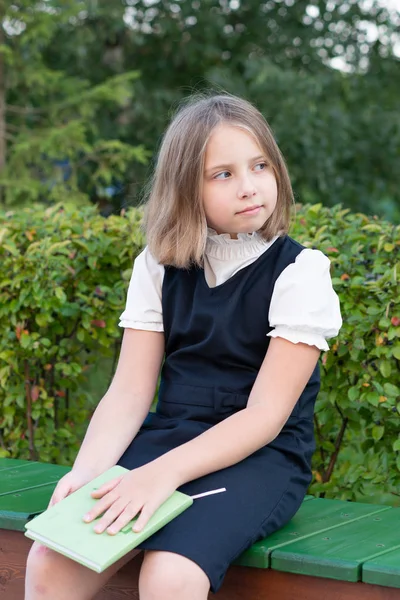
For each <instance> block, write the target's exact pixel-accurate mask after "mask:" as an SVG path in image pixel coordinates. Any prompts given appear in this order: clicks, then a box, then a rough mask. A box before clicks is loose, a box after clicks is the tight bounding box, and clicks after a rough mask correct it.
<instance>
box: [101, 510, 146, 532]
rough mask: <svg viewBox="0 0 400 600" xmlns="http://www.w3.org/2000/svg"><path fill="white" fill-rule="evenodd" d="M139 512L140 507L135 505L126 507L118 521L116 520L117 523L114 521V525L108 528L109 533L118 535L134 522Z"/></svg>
mask: <svg viewBox="0 0 400 600" xmlns="http://www.w3.org/2000/svg"><path fill="white" fill-rule="evenodd" d="M139 511H140V506H135V505H134V504H132V503H129V504H128V505H127V506H126V507H125V510H124V511H123V512H122V513H121V514H120V515H119V517H118V519H116V521H114V523H112V525H110V527H108V529H107V533H109V534H110V535H115V534H116V533H118V531H120V530H121V529H123V528H124V527H125V526H126V525H128V523H129V521H132V519H134V518H135V517H136V515H137V514H138V512H139Z"/></svg>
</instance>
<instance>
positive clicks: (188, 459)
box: [85, 338, 319, 534]
mask: <svg viewBox="0 0 400 600" xmlns="http://www.w3.org/2000/svg"><path fill="white" fill-rule="evenodd" d="M318 356H319V350H318V349H317V348H316V347H315V346H308V345H306V344H293V343H292V342H288V341H287V340H285V339H283V338H274V339H271V342H270V344H269V349H268V352H267V354H266V357H265V359H264V362H263V364H262V366H261V369H260V372H259V374H258V376H257V379H256V381H255V383H254V386H253V389H252V391H251V394H250V397H249V401H248V405H247V407H246V408H245V409H243V410H241V411H239V412H238V413H235V414H234V415H232V416H231V417H228V418H226V419H225V420H224V421H222V422H221V423H218V424H217V425H214V427H212V428H211V429H209V430H207V431H206V432H204V433H202V434H201V435H199V436H198V437H196V438H195V439H193V440H191V441H190V442H187V443H185V444H182V445H181V446H178V447H177V448H175V449H174V450H171V451H169V452H167V453H166V454H164V455H162V456H160V457H159V458H157V459H155V460H153V461H152V462H150V463H148V464H146V465H144V466H143V467H140V468H138V469H134V470H133V471H130V472H129V473H128V474H127V475H125V476H124V477H123V478H116V479H114V480H112V481H110V482H108V483H107V484H105V485H104V486H102V487H100V488H99V489H98V490H96V491H95V492H92V496H93V497H97V498H99V499H100V500H99V502H98V503H96V505H95V506H94V508H93V509H92V510H91V511H90V512H89V513H88V514H87V515H86V516H85V520H86V521H87V522H90V521H93V519H95V518H96V517H97V516H99V515H101V514H102V513H104V514H103V516H102V517H101V519H100V520H99V522H98V523H97V524H96V526H95V528H94V530H95V531H96V532H98V533H102V532H103V531H104V530H105V529H107V531H108V533H111V534H115V533H117V531H119V530H120V529H121V528H122V527H124V526H125V525H126V524H127V523H128V522H129V521H130V520H131V519H133V517H135V515H137V513H138V512H140V515H139V518H138V520H137V521H136V523H135V525H134V531H140V530H141V529H142V528H143V527H144V525H145V524H146V523H147V521H148V520H149V518H150V517H151V516H152V514H153V513H154V511H155V510H156V509H157V508H158V507H159V506H160V505H161V504H162V503H163V502H164V501H165V500H166V499H167V498H168V496H170V494H172V492H173V491H174V490H176V488H178V487H179V486H180V485H182V484H183V483H186V482H187V481H191V480H192V479H196V478H198V477H201V476H202V475H206V474H207V473H211V472H213V471H217V470H219V469H222V468H224V467H229V466H230V465H233V464H235V463H237V462H239V461H240V460H242V459H243V458H245V457H246V456H249V455H250V454H252V453H253V452H255V451H256V450H258V449H259V448H261V446H264V445H265V444H268V443H269V442H271V441H272V440H273V439H274V438H275V437H276V436H277V435H278V433H279V432H280V430H281V429H282V427H283V426H284V424H285V422H286V420H287V419H288V417H289V415H290V413H291V412H292V410H293V407H294V405H295V404H296V402H297V400H298V398H299V397H300V395H301V393H302V391H303V389H304V387H305V386H306V384H307V382H308V380H309V378H310V376H311V374H312V372H313V370H314V368H315V365H316V363H317V360H318Z"/></svg>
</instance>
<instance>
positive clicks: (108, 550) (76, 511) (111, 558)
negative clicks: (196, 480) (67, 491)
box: [25, 466, 193, 573]
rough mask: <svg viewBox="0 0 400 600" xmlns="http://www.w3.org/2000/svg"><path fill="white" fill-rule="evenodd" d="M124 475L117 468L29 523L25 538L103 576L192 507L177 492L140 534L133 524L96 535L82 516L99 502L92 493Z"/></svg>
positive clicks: (92, 525) (191, 501)
mask: <svg viewBox="0 0 400 600" xmlns="http://www.w3.org/2000/svg"><path fill="white" fill-rule="evenodd" d="M125 472H127V469H125V468H123V467H120V466H115V467H112V468H111V469H109V470H108V471H106V472H105V473H103V474H102V475H100V476H99V477H96V479H94V480H93V481H91V482H90V483H88V484H86V485H84V486H83V487H82V488H80V489H79V490H77V491H76V492H73V493H72V494H71V495H70V496H67V498H64V499H63V500H61V502H59V503H57V504H55V505H54V506H52V507H50V508H48V509H47V510H46V511H45V512H44V513H42V514H41V515H39V516H37V517H35V518H34V519H32V520H31V521H29V522H28V523H27V524H26V525H25V527H26V532H25V535H26V536H27V537H29V538H31V539H33V540H36V541H38V542H40V543H41V544H43V545H44V546H47V547H48V548H51V549H53V550H56V551H57V552H59V553H60V554H63V555H64V556H67V557H68V558H71V559H73V560H75V561H76V562H78V563H80V564H81V565H84V566H85V567H88V568H89V569H92V570H93V571H96V572H97V573H101V572H102V571H104V570H105V569H106V568H107V567H109V566H110V565H112V564H113V563H114V562H116V561H117V560H118V559H120V558H121V557H122V556H124V555H125V554H127V553H128V552H129V551H130V550H133V548H135V547H136V546H139V545H140V543H141V542H143V541H144V540H145V539H147V538H148V537H150V536H151V535H153V533H155V532H156V531H158V530H159V529H161V527H163V526H164V525H166V524H167V523H168V522H169V521H172V519H174V518H175V517H177V516H178V515H180V513H181V512H183V511H184V510H185V509H186V508H188V507H189V506H191V504H193V500H192V498H191V497H190V496H188V495H186V494H182V493H181V492H177V491H176V492H174V493H173V494H172V495H171V496H170V497H169V498H168V499H167V500H166V501H165V502H164V504H162V505H161V506H160V508H159V509H158V510H157V511H156V512H155V513H154V515H153V516H152V517H151V519H150V520H149V522H148V523H147V525H146V526H145V528H144V529H143V530H142V531H140V532H139V533H135V532H133V531H132V524H133V522H134V520H133V521H131V522H130V523H129V524H128V525H126V526H125V527H124V528H123V529H122V530H121V531H119V532H118V533H117V534H116V535H109V534H108V533H107V532H103V533H101V534H98V533H95V532H94V531H93V528H94V526H95V524H96V520H95V521H92V522H91V523H85V522H84V521H83V520H82V518H83V515H85V514H86V513H87V512H88V511H89V510H90V509H91V508H92V507H93V506H94V504H95V503H96V502H97V501H98V500H97V499H94V498H92V497H91V496H90V493H91V492H92V491H93V490H94V489H96V488H99V487H100V486H101V485H103V483H105V482H106V481H109V480H110V479H113V478H114V477H118V476H119V475H121V474H123V473H125Z"/></svg>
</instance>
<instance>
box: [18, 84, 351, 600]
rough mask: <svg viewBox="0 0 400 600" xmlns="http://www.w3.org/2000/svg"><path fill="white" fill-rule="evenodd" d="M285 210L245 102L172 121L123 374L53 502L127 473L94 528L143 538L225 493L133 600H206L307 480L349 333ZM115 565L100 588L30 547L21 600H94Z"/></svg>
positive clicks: (277, 160) (264, 143)
mask: <svg viewBox="0 0 400 600" xmlns="http://www.w3.org/2000/svg"><path fill="white" fill-rule="evenodd" d="M292 202H293V197H292V190H291V186H290V181H289V177H288V173H287V171H286V167H285V163H284V160H283V158H282V156H281V154H280V151H279V149H278V147H277V145H276V142H275V141H274V139H273V136H272V134H271V131H270V129H269V127H268V125H267V123H266V122H265V120H264V119H263V117H262V116H261V114H260V113H259V112H258V111H257V110H256V109H255V108H254V107H253V106H252V105H251V104H249V103H248V102H246V101H244V100H241V99H239V98H236V97H233V96H228V95H219V96H212V97H207V98H202V99H200V100H199V99H197V100H196V101H194V102H189V103H188V104H187V105H186V106H184V107H183V108H182V109H181V110H180V111H179V112H178V114H177V115H176V116H175V118H174V120H173V121H172V123H171V125H170V126H169V128H168V130H167V132H166V134H165V136H164V140H163V143H162V146H161V150H160V154H159V158H158V164H157V167H156V170H155V174H154V179H153V182H152V186H151V189H150V194H149V199H148V205H147V214H146V220H145V225H146V233H147V241H148V246H147V247H146V248H145V250H144V251H143V252H142V253H141V254H140V256H138V258H137V259H136V261H135V265H134V270H133V274H132V279H131V282H130V286H129V292H128V300H127V305H126V310H125V311H124V313H123V314H122V316H121V323H120V324H121V326H122V327H125V333H124V337H123V343H122V348H121V355H120V359H119V364H118V368H117V371H116V374H115V377H114V380H113V382H112V384H111V386H110V388H109V390H108V391H107V393H106V395H105V396H104V398H103V399H102V401H101V402H100V404H99V406H98V408H97V410H96V412H95V414H94V416H93V419H92V421H91V423H90V426H89V428H88V431H87V434H86V437H85V440H84V442H83V444H82V447H81V449H80V452H79V454H78V457H77V459H76V461H75V464H74V466H73V469H72V471H71V472H70V473H69V474H68V475H66V476H65V477H64V478H63V480H61V482H60V483H59V484H58V486H57V488H56V490H55V492H54V496H53V499H52V502H58V501H59V500H60V499H61V498H63V497H65V496H66V495H67V494H69V493H70V492H72V491H73V490H76V489H77V488H79V487H80V486H82V485H83V484H85V483H86V482H88V481H89V480H91V479H93V478H94V477H96V476H97V475H98V474H100V473H102V472H103V471H105V470H106V469H108V468H109V467H111V466H112V465H114V464H115V463H118V464H121V465H123V466H125V467H127V468H128V469H130V471H129V473H128V474H127V475H125V476H124V477H123V478H118V479H115V480H114V481H112V482H111V483H109V484H107V485H105V486H103V487H102V488H100V489H99V490H98V491H97V492H95V494H96V495H97V497H98V498H99V501H98V502H97V503H96V507H95V508H94V509H93V510H92V511H91V513H89V515H87V516H86V520H87V521H88V522H90V521H92V520H93V519H94V518H96V517H97V516H99V515H100V514H101V513H104V514H103V516H102V517H101V519H100V520H99V521H98V524H97V525H96V527H95V529H96V531H98V532H99V533H100V532H104V531H105V530H106V532H107V533H106V534H111V535H112V534H115V533H116V532H118V531H119V530H120V529H121V528H122V527H124V526H125V525H126V524H127V523H128V522H129V521H130V520H131V519H132V518H133V517H134V516H135V515H136V514H138V513H140V516H139V519H138V521H137V525H136V527H135V529H136V530H140V529H141V528H142V527H143V526H144V525H145V523H146V522H147V521H148V519H149V518H150V516H151V515H152V514H153V513H154V511H155V510H156V509H157V508H158V507H159V506H160V505H161V504H162V502H164V500H165V499H166V498H167V497H168V496H169V495H170V494H171V493H172V492H173V491H174V490H176V489H177V488H179V489H180V490H182V491H184V492H186V493H188V494H196V493H200V492H203V491H207V490H210V489H215V488H221V487H225V488H226V492H224V493H220V494H217V495H213V496H208V497H206V498H203V499H201V500H197V501H195V503H194V504H193V506H191V507H190V508H189V509H188V510H187V511H185V512H184V513H183V514H182V515H180V516H179V517H178V518H176V519H174V520H173V521H172V522H170V523H169V524H168V525H167V526H166V527H164V528H163V529H162V530H160V531H159V532H158V533H156V534H155V535H153V536H152V537H151V538H149V539H148V540H147V541H146V542H144V543H143V545H142V549H144V550H145V556H144V561H143V565H142V569H141V574H140V579H139V593H140V598H141V600H151V599H157V600H172V599H174V600H181V599H182V600H187V598H190V599H191V600H205V599H206V598H207V595H208V592H209V589H210V588H211V590H212V591H213V592H216V591H217V590H218V588H219V587H220V586H221V583H222V580H223V578H224V575H225V572H226V570H227V569H228V566H229V564H230V563H231V562H232V561H233V560H234V559H235V558H236V557H237V556H239V554H241V553H242V552H243V551H244V550H245V549H246V548H248V547H249V546H251V545H252V544H253V543H254V542H255V541H256V540H258V539H259V538H261V537H265V536H267V535H269V534H271V533H272V532H273V531H275V530H276V529H278V528H280V527H282V525H284V524H285V523H286V522H287V521H288V520H289V519H290V518H291V517H292V516H293V515H294V514H295V512H296V511H297V509H298V508H299V506H300V504H301V502H302V500H303V497H304V495H305V493H306V490H307V488H308V485H309V483H310V481H311V456H312V453H313V450H314V440H313V409H314V403H315V399H316V396H317V393H318V389H319V371H318V366H317V361H318V357H319V353H320V350H327V349H328V346H327V343H326V338H330V337H333V336H335V335H337V333H338V330H339V328H340V326H341V318H340V311H339V303H338V298H337V296H336V294H335V293H334V291H333V289H332V285H331V280H330V275H329V260H328V259H327V258H326V257H325V256H324V255H323V254H322V253H321V252H319V251H318V250H311V249H304V248H303V247H302V246H301V245H300V244H298V243H297V242H295V241H294V240H292V239H291V238H290V237H288V235H287V230H288V223H289V216H290V210H291V205H292ZM164 357H165V359H164ZM163 359H164V362H163ZM162 363H163V366H162V373H161V385H160V390H159V400H158V405H157V411H156V413H154V414H150V415H148V412H149V408H150V405H151V402H152V399H153V396H154V393H155V389H156V384H157V379H158V375H159V371H160V368H161V365H162ZM147 415H148V416H147ZM128 558H129V557H126V558H125V561H126V560H127V559H128ZM122 562H123V561H122ZM120 565H121V562H120V563H118V564H117V565H115V566H114V567H111V568H110V569H109V570H108V571H107V572H105V573H103V574H102V575H97V574H96V573H93V572H91V571H89V570H87V569H85V568H84V567H81V566H80V565H78V564H76V563H74V562H72V561H69V560H68V559H65V558H64V557H62V556H61V555H58V554H56V553H53V552H51V551H47V550H44V549H43V548H41V547H40V546H39V545H37V544H35V545H34V547H33V549H32V551H31V553H30V557H29V560H28V569H27V585H26V600H36V599H38V598H40V599H44V598H51V599H52V600H63V599H64V598H65V599H66V598H68V599H69V598H71V597H73V598H74V599H76V600H80V599H82V600H83V599H88V598H92V597H93V596H94V594H95V593H96V591H97V590H98V589H99V588H100V587H101V586H102V585H104V583H105V581H106V579H107V578H108V577H110V575H111V574H112V573H113V572H114V571H115V570H116V569H117V568H118V567H119V566H120Z"/></svg>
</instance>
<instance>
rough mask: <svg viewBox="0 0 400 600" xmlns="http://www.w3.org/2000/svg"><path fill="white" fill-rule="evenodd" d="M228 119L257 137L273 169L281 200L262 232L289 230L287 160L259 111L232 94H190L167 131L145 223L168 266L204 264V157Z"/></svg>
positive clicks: (290, 198) (151, 241)
mask: <svg viewBox="0 0 400 600" xmlns="http://www.w3.org/2000/svg"><path fill="white" fill-rule="evenodd" d="M221 123H227V124H229V125H232V126H236V127H240V128H241V129H244V130H246V131H247V132H249V133H250V134H251V135H252V136H254V138H255V140H256V141H257V143H258V145H259V146H260V148H261V149H262V151H263V152H264V153H265V155H266V157H267V158H268V160H269V161H270V164H271V166H272V168H273V171H274V174H275V177H276V181H277V187H278V200H277V205H276V208H275V210H274V212H273V214H272V215H271V216H270V217H269V219H268V220H267V221H266V222H265V223H264V225H263V226H262V228H261V229H260V230H259V234H261V235H262V236H263V237H264V238H265V239H266V240H270V239H271V238H272V237H273V236H275V235H282V234H284V233H286V232H287V231H288V228H289V219H290V210H291V205H292V203H293V192H292V187H291V184H290V179H289V174H288V172H287V168H286V165H285V161H284V158H283V156H282V154H281V152H280V150H279V148H278V146H277V144H276V142H275V140H274V137H273V135H272V132H271V129H270V127H269V125H268V123H267V122H266V121H265V119H264V117H263V116H262V115H261V113H260V112H259V111H258V110H257V109H256V108H255V107H254V106H253V105H252V104H250V103H249V102H247V101H246V100H243V99H241V98H237V97H236V96H231V95H228V94H226V95H225V94H223V95H214V96H207V97H201V98H200V99H199V97H198V96H196V97H194V98H190V99H189V100H188V101H187V102H186V103H185V105H184V106H183V107H181V109H180V110H178V112H177V114H176V115H175V117H174V119H173V120H172V121H171V123H170V125H169V127H168V129H167V130H166V132H165V134H164V137H163V140H162V144H161V148H160V152H159V155H158V161H157V165H156V168H155V170H154V174H153V177H152V179H151V181H150V185H149V187H148V193H147V204H146V211H145V220H144V226H145V231H146V237H147V244H148V246H149V250H150V252H151V253H152V254H153V256H154V257H155V258H156V259H157V260H158V261H159V262H160V263H161V264H164V265H172V266H175V267H180V268H188V267H189V266H190V265H195V264H197V265H199V266H201V265H202V262H203V255H204V250H205V244H206V238H207V222H206V216H205V213H204V208H203V202H202V187H203V173H204V161H205V151H206V146H207V142H208V140H209V138H210V135H211V133H212V131H213V129H214V128H215V127H216V126H217V125H219V124H221Z"/></svg>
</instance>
